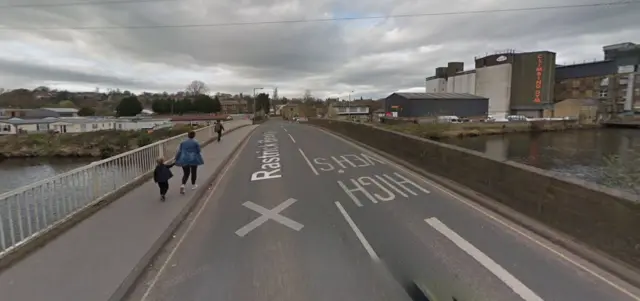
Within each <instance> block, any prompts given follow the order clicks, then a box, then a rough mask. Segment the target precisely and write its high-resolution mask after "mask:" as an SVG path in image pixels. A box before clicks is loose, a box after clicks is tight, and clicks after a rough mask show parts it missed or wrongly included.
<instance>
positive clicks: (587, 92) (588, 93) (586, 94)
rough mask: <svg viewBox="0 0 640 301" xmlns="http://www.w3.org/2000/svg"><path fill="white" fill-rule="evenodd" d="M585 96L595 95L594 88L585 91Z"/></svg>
mask: <svg viewBox="0 0 640 301" xmlns="http://www.w3.org/2000/svg"><path fill="white" fill-rule="evenodd" d="M584 96H586V97H589V98H591V97H593V90H587V91H584Z"/></svg>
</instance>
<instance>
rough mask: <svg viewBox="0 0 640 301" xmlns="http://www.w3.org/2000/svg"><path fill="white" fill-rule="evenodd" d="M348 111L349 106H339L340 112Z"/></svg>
mask: <svg viewBox="0 0 640 301" xmlns="http://www.w3.org/2000/svg"><path fill="white" fill-rule="evenodd" d="M346 111H347V108H345V107H339V108H338V112H340V113H344V112H346Z"/></svg>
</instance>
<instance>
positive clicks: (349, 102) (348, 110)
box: [347, 90, 355, 120]
mask: <svg viewBox="0 0 640 301" xmlns="http://www.w3.org/2000/svg"><path fill="white" fill-rule="evenodd" d="M353 92H355V90H354V91H351V92H349V101H347V118H349V120H351V93H353Z"/></svg>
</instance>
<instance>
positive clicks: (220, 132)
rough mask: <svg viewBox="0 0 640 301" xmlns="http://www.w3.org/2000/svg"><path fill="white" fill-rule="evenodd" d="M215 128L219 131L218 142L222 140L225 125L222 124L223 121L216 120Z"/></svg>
mask: <svg viewBox="0 0 640 301" xmlns="http://www.w3.org/2000/svg"><path fill="white" fill-rule="evenodd" d="M213 130H214V131H215V132H216V133H218V142H220V138H222V131H224V126H222V122H221V121H220V120H218V121H216V125H215V126H214V127H213Z"/></svg>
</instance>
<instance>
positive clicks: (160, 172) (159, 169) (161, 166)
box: [153, 158, 175, 202]
mask: <svg viewBox="0 0 640 301" xmlns="http://www.w3.org/2000/svg"><path fill="white" fill-rule="evenodd" d="M157 162H158V165H156V169H155V170H154V171H153V181H154V182H156V183H158V188H160V200H161V201H163V202H164V201H165V199H166V194H167V191H169V179H171V178H172V177H173V173H172V172H171V167H173V166H174V165H175V163H174V164H165V163H164V158H158V161H157Z"/></svg>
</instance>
